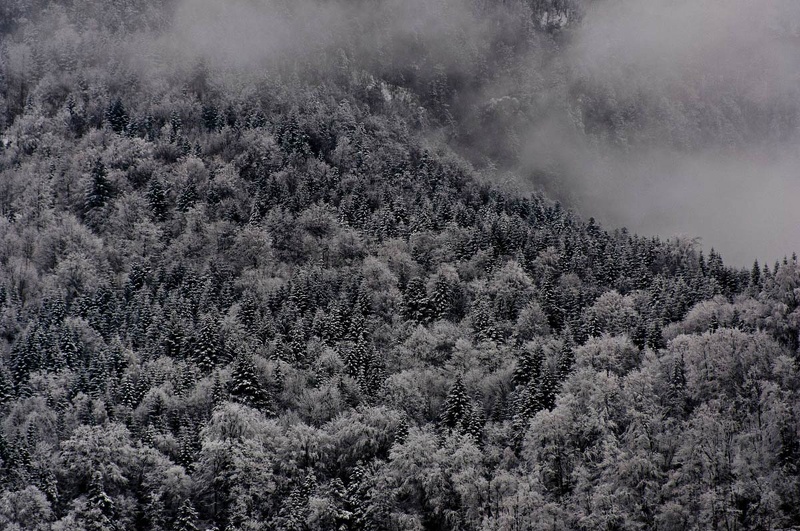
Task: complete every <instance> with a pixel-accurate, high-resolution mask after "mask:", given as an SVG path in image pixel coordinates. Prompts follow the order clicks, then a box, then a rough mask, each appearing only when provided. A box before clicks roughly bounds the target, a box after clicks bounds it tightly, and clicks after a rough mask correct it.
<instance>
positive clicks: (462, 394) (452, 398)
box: [439, 376, 472, 431]
mask: <svg viewBox="0 0 800 531" xmlns="http://www.w3.org/2000/svg"><path fill="white" fill-rule="evenodd" d="M471 414H472V401H471V400H470V398H469V396H468V395H467V389H466V387H464V382H463V380H462V379H461V377H460V376H459V377H458V378H456V381H455V383H454V384H453V386H452V387H451V388H450V392H448V393H447V398H446V399H445V401H444V405H443V406H442V413H441V415H440V416H439V420H440V422H441V423H442V424H443V425H444V426H445V427H446V428H448V429H457V430H458V431H461V430H462V429H463V428H464V427H465V421H468V420H469V416H470V415H471Z"/></svg>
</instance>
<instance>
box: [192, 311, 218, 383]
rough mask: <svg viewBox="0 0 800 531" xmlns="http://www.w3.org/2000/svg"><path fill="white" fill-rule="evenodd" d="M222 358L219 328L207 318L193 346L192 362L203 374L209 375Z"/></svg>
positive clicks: (211, 318)
mask: <svg viewBox="0 0 800 531" xmlns="http://www.w3.org/2000/svg"><path fill="white" fill-rule="evenodd" d="M221 357H222V344H221V341H220V337H219V328H218V326H217V322H216V320H215V319H214V318H213V317H207V318H206V319H205V320H204V321H203V324H202V325H201V328H200V333H199V334H198V336H197V338H196V341H195V344H194V362H195V363H196V364H197V366H198V367H200V370H202V371H203V372H204V373H209V372H211V370H212V369H213V368H214V366H215V365H216V364H217V363H218V362H219V360H220V358H221Z"/></svg>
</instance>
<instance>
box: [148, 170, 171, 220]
mask: <svg viewBox="0 0 800 531" xmlns="http://www.w3.org/2000/svg"><path fill="white" fill-rule="evenodd" d="M147 203H148V205H149V206H150V212H152V213H153V219H154V220H156V221H164V220H165V219H166V218H167V192H166V190H165V189H164V185H163V184H161V181H159V180H158V179H151V180H150V185H149V186H148V188H147Z"/></svg>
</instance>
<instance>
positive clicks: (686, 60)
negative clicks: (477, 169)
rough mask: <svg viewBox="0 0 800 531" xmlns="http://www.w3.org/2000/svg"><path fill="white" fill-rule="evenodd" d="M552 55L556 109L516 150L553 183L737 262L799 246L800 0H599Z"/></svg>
mask: <svg viewBox="0 0 800 531" xmlns="http://www.w3.org/2000/svg"><path fill="white" fill-rule="evenodd" d="M562 59H563V61H564V64H565V65H566V71H567V74H566V75H567V78H568V79H567V80H566V83H565V84H566V86H567V87H568V89H567V90H568V91H569V96H568V98H569V99H568V101H567V102H566V103H565V105H564V108H565V109H566V110H562V111H557V112H554V113H552V114H551V115H550V116H547V117H546V118H544V119H541V120H537V121H536V122H535V125H534V126H533V127H532V128H531V129H530V131H529V133H528V135H527V136H526V140H525V142H524V146H523V149H522V152H523V153H522V161H523V167H524V168H526V169H527V170H528V171H529V172H531V173H535V174H536V175H539V176H541V175H545V176H547V175H549V176H551V177H550V179H549V181H546V183H545V185H546V187H548V188H549V189H550V190H551V191H552V192H554V193H556V194H558V195H559V196H560V197H562V198H564V199H566V200H568V201H569V202H570V203H571V204H573V205H577V207H578V209H579V210H580V211H582V212H583V213H584V214H585V215H587V216H588V215H594V216H596V217H599V218H600V219H602V220H603V221H606V222H608V223H610V224H612V225H625V226H628V227H629V228H631V229H632V230H635V231H639V232H642V233H647V234H660V235H662V236H670V235H673V234H684V235H690V236H701V237H702V239H703V241H704V244H705V245H704V246H705V247H706V248H708V247H712V246H713V247H716V248H717V250H720V251H722V253H723V255H724V256H725V257H726V259H728V261H729V262H731V263H734V264H738V265H746V264H747V263H752V260H754V259H756V258H757V259H760V260H774V259H775V258H778V257H779V256H783V255H784V254H786V253H791V252H792V250H794V249H800V207H798V203H797V202H798V200H799V199H800V171H798V168H800V166H798V164H799V163H800V157H799V156H798V152H799V151H800V150H798V147H800V142H799V141H798V140H799V137H798V116H800V83H798V81H800V4H798V3H797V2H793V1H790V0H760V1H757V2H756V1H751V0H607V1H600V2H595V3H594V4H592V6H591V7H590V8H589V9H588V10H587V11H586V13H585V15H584V19H583V21H582V23H581V24H580V25H579V26H578V27H577V28H576V29H575V30H574V31H573V34H572V35H571V38H570V44H569V45H568V46H567V49H566V50H565V52H564V53H563V57H562Z"/></svg>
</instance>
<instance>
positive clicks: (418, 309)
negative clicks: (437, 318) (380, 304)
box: [403, 277, 429, 323]
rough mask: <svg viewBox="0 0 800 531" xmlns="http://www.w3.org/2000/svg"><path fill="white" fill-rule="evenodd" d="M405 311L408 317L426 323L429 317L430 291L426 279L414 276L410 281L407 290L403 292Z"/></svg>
mask: <svg viewBox="0 0 800 531" xmlns="http://www.w3.org/2000/svg"><path fill="white" fill-rule="evenodd" d="M403 313H404V314H405V317H406V319H409V320H412V321H417V322H418V323H424V322H425V321H427V319H428V314H429V309H428V293H427V291H426V289H425V281H423V280H422V279H421V278H419V277H414V278H412V279H411V280H409V281H408V285H407V286H406V291H405V293H403Z"/></svg>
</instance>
